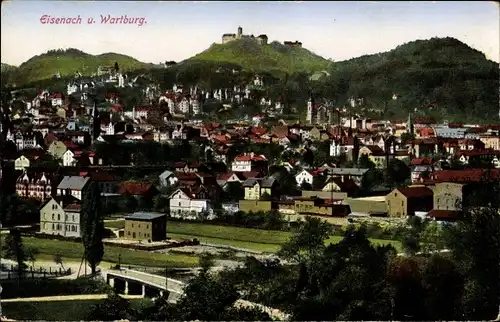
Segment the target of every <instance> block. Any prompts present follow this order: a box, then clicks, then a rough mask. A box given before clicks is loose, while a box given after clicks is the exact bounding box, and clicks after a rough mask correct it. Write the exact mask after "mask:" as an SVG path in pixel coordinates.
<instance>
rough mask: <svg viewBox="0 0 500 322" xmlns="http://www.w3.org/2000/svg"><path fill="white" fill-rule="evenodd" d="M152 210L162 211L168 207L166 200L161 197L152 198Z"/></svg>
mask: <svg viewBox="0 0 500 322" xmlns="http://www.w3.org/2000/svg"><path fill="white" fill-rule="evenodd" d="M153 204H154V209H155V210H156V211H163V210H165V207H167V206H168V198H167V197H165V196H163V195H157V196H155V197H153Z"/></svg>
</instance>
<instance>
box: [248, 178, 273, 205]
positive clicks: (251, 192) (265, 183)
mask: <svg viewBox="0 0 500 322" xmlns="http://www.w3.org/2000/svg"><path fill="white" fill-rule="evenodd" d="M277 185H278V182H277V180H276V179H275V178H274V177H272V176H269V177H267V178H248V179H246V180H245V182H244V183H243V188H245V200H260V199H261V198H263V197H267V198H273V197H276V196H277V190H276V187H277Z"/></svg>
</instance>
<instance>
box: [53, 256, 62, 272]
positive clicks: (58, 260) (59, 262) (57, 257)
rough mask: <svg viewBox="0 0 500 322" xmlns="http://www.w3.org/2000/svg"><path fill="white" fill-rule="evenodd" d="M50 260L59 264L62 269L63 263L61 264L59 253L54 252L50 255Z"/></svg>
mask: <svg viewBox="0 0 500 322" xmlns="http://www.w3.org/2000/svg"><path fill="white" fill-rule="evenodd" d="M52 260H53V261H54V263H56V264H57V265H61V268H62V269H63V270H65V269H64V265H63V258H62V256H61V254H54V256H52Z"/></svg>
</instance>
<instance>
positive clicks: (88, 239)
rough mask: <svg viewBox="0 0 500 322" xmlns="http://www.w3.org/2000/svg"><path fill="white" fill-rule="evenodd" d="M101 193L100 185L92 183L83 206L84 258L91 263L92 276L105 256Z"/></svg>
mask: <svg viewBox="0 0 500 322" xmlns="http://www.w3.org/2000/svg"><path fill="white" fill-rule="evenodd" d="M100 197H101V192H100V189H99V184H98V183H96V182H91V183H90V185H89V187H88V188H87V191H86V193H85V198H84V199H83V205H82V221H83V224H82V240H83V246H84V256H85V258H86V260H87V261H88V262H89V265H90V268H91V269H92V274H95V273H96V272H97V271H96V269H97V266H98V265H99V263H100V262H101V259H102V257H103V256H104V244H103V242H102V239H103V236H104V221H103V218H102V214H101V209H100V207H101V201H100Z"/></svg>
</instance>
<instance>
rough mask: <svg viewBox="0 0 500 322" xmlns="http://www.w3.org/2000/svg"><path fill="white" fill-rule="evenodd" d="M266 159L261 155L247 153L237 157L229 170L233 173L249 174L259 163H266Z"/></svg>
mask: <svg viewBox="0 0 500 322" xmlns="http://www.w3.org/2000/svg"><path fill="white" fill-rule="evenodd" d="M266 161H267V159H266V157H265V156H263V155H258V154H255V153H253V152H252V153H248V154H243V155H239V156H237V157H236V158H234V161H233V163H232V165H231V170H232V171H233V172H250V171H252V169H253V168H254V166H256V165H257V163H260V162H266Z"/></svg>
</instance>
